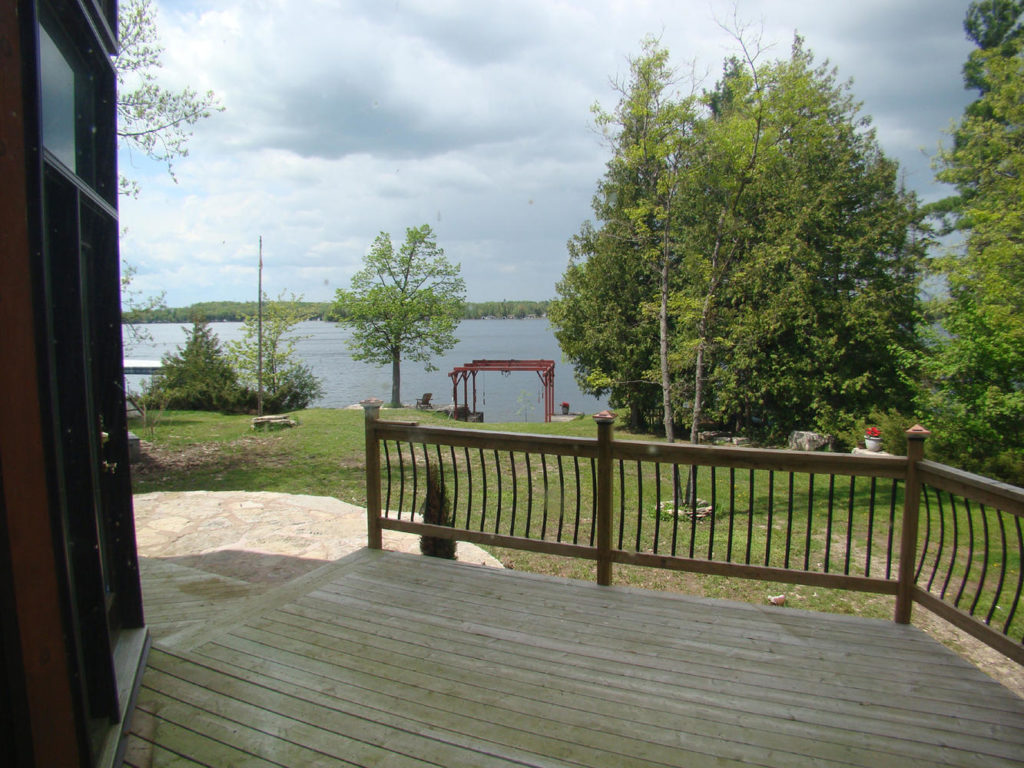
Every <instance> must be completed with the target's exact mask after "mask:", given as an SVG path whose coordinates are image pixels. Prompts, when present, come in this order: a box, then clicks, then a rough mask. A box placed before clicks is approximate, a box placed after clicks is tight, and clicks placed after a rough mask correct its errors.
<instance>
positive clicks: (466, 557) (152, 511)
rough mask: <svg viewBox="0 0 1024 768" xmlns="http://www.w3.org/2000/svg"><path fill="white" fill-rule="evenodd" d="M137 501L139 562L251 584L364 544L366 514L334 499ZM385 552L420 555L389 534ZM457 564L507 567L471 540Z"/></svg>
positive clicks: (162, 495) (202, 494)
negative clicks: (151, 560) (173, 565)
mask: <svg viewBox="0 0 1024 768" xmlns="http://www.w3.org/2000/svg"><path fill="white" fill-rule="evenodd" d="M134 503H135V535H136V540H137V545H138V552H139V556H140V557H142V558H160V559H168V560H172V561H173V562H176V563H178V564H180V565H187V566H189V567H193V568H198V569H200V570H206V571H209V572H211V573H217V574H220V575H223V576H228V577H231V578H240V579H243V580H245V581H250V582H263V583H266V582H272V583H280V582H281V581H287V580H288V579H291V578H295V577H297V576H300V575H302V574H303V573H306V572H308V571H310V570H312V569H314V568H316V567H319V566H320V565H322V564H323V563H325V562H333V561H335V560H338V559H339V558H342V557H344V556H345V555H347V554H350V553H351V552H354V551H356V550H357V549H361V548H363V547H365V546H366V510H364V509H362V508H361V507H357V506H355V505H352V504H348V503H346V502H343V501H339V500H338V499H335V498H332V497H328V496H307V495H300V494H287V493H270V492H258V493H248V492H242V491H219V492H213V491H187V492H156V493H146V494H139V495H136V496H135V497H134ZM384 548H385V549H389V550H396V551H400V552H413V553H419V537H418V536H416V535H414V534H408V533H401V532H397V531H384ZM253 555H263V556H268V557H262V558H261V557H253ZM274 556H276V558H275V557H274ZM458 559H459V560H460V561H463V562H470V563H477V564H482V565H490V566H495V567H501V563H499V562H498V561H497V560H496V559H495V558H493V557H491V556H490V555H489V554H487V553H486V552H484V551H483V550H482V549H480V548H479V547H477V546H474V545H472V544H468V543H466V542H459V545H458ZM271 562H273V563H274V565H273V567H268V563H271Z"/></svg>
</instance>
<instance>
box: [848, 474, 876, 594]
mask: <svg viewBox="0 0 1024 768" xmlns="http://www.w3.org/2000/svg"><path fill="white" fill-rule="evenodd" d="M877 486H878V478H876V477H872V478H871V489H870V496H869V497H868V546H867V554H865V555H864V575H865V576H868V577H870V576H871V545H872V543H873V542H874V537H875V491H876V489H877ZM851 492H852V489H851Z"/></svg>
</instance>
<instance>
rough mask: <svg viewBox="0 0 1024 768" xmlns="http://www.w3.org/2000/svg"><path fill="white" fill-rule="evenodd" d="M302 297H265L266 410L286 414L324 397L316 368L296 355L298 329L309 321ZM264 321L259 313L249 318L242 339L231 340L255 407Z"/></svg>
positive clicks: (233, 358) (230, 346)
mask: <svg viewBox="0 0 1024 768" xmlns="http://www.w3.org/2000/svg"><path fill="white" fill-rule="evenodd" d="M307 318H308V315H307V314H306V310H305V309H304V308H303V305H302V302H301V297H296V296H292V298H291V299H290V300H287V301H286V300H285V299H284V294H281V296H279V297H278V298H277V300H276V301H270V300H268V299H267V297H266V296H264V299H263V322H262V326H263V328H262V331H263V345H262V351H263V357H262V366H263V411H264V412H265V413H282V412H284V411H294V410H299V409H302V408H306V407H307V406H309V404H310V403H312V402H314V401H315V400H316V399H317V398H319V397H322V396H323V386H322V384H321V383H320V380H319V379H318V378H316V376H314V375H313V372H312V370H311V369H310V368H309V366H307V365H306V364H304V363H303V362H302V361H301V360H299V359H298V358H297V357H296V353H295V344H296V343H297V342H298V341H300V340H301V339H302V338H305V337H302V336H299V335H297V334H296V333H295V332H294V328H295V326H296V325H298V324H299V323H301V322H302V321H303V320H306V319H307ZM259 326H260V322H259V316H258V315H251V316H248V317H246V318H245V321H244V327H243V329H242V338H241V339H240V340H239V341H231V342H228V353H229V355H230V358H231V362H232V364H233V365H234V366H235V369H236V370H237V371H238V377H239V380H240V382H241V383H242V385H243V386H245V387H246V389H247V402H248V406H249V408H250V409H255V408H256V405H257V403H258V396H259V373H260V362H261V361H260V344H259V338H260V336H259V333H260V327H259Z"/></svg>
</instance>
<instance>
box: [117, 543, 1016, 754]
mask: <svg viewBox="0 0 1024 768" xmlns="http://www.w3.org/2000/svg"><path fill="white" fill-rule="evenodd" d="M338 563H339V564H340V566H341V567H338V568H337V569H335V570H334V571H324V575H323V576H322V577H319V578H318V579H315V580H310V581H309V582H308V589H295V588H293V589H290V590H282V591H280V598H279V599H278V598H274V597H273V595H270V596H267V597H265V598H261V599H260V600H258V601H251V602H250V603H247V605H252V606H253V607H254V609H255V608H258V610H253V611H251V612H250V613H247V614H242V613H239V616H238V621H237V622H234V623H231V622H229V621H227V620H225V619H224V618H222V619H221V620H220V621H219V622H217V621H213V622H210V630H209V631H208V632H207V633H205V634H197V635H196V637H197V638H200V640H201V641H200V642H198V643H197V644H194V645H189V646H187V647H176V646H174V645H173V644H169V645H164V646H162V645H161V642H160V638H159V637H157V639H156V641H155V644H154V650H153V651H152V652H151V654H150V659H149V663H148V665H147V671H146V674H145V677H144V680H143V687H142V689H141V691H140V693H139V707H138V710H137V712H136V718H135V720H134V721H133V733H132V735H131V737H130V739H129V742H128V749H127V752H126V762H125V764H126V765H132V766H135V765H183V766H185V765H188V766H192V765H211V766H221V765H279V766H307V765H339V766H343V765H386V766H401V767H403V768H404V767H405V766H411V765H441V766H485V765H495V766H513V765H518V766H595V767H597V766H637V767H638V768H640V767H643V768H653V767H655V766H678V765H686V766H698V767H699V766H739V765H750V766H872V767H874V766H913V767H914V768H920V766H922V765H943V766H1024V700H1022V699H1020V698H1019V697H1017V696H1016V695H1015V694H1013V693H1011V692H1010V691H1008V690H1007V689H1005V688H1003V687H1002V686H1001V685H999V684H998V683H996V682H995V681H993V680H991V679H989V678H988V677H986V676H985V675H984V674H983V673H981V672H980V671H978V670H977V669H975V668H974V667H973V666H971V665H969V664H967V663H966V662H964V661H962V660H961V659H959V658H958V657H957V656H956V655H955V654H953V653H952V652H951V651H949V650H947V649H946V648H944V647H943V646H941V645H940V644H939V643H937V642H935V641H933V640H932V639H931V638H929V637H928V636H927V635H925V634H924V633H923V632H921V631H920V630H918V629H916V628H914V627H909V626H898V625H895V624H893V623H891V622H886V621H879V620H871V619H859V618H856V617H850V616H834V615H822V614H816V613H810V612H805V611H798V610H793V609H785V608H783V609H779V608H774V607H760V606H752V605H746V604H736V603H731V602H725V601H715V600H707V599H700V598H690V597H686V596H682V595H675V594H664V593H655V592H646V591H643V590H636V589H630V588H620V587H614V588H603V587H598V586H596V585H593V584H588V583H582V582H573V581H568V580H563V579H556V578H553V577H545V576H538V575H536V574H523V573H518V572H513V571H501V570H497V569H487V568H482V567H478V566H468V565H464V564H460V563H452V562H448V561H437V560H432V559H430V558H421V557H416V556H411V555H402V554H398V553H389V552H371V551H369V550H362V551H360V552H357V553H355V554H353V555H350V556H348V557H347V558H343V560H341V561H338ZM152 573H153V575H154V577H157V576H159V578H160V579H161V580H162V585H161V586H160V587H159V589H156V588H153V589H151V591H150V594H163V595H164V596H166V597H167V598H168V599H173V598H174V595H175V588H174V585H173V578H174V576H175V575H178V576H180V577H182V578H184V579H192V580H193V581H192V582H190V583H192V584H193V586H194V587H195V588H196V592H202V589H200V588H199V586H200V585H197V584H195V579H194V575H191V576H190V575H189V574H188V573H187V572H186V570H181V569H179V570H176V569H173V568H170V569H163V568H159V567H157V568H154V569H153V571H152ZM144 576H145V574H144ZM234 586H235V585H229V587H234ZM205 588H206V587H205V586H203V589H205ZM161 590H162V591H161ZM211 594H212V593H211ZM197 597H199V595H197ZM202 603H203V601H202V599H201V598H200V599H199V600H198V601H197V604H196V605H195V606H194V607H196V608H197V609H199V610H205V609H206V607H207V606H205V605H203V604H202ZM187 606H188V603H187V601H186V602H185V603H182V604H181V611H182V613H181V614H180V615H178V616H177V621H178V622H179V623H180V624H181V625H182V626H185V625H187V623H188V622H197V621H198V623H202V622H203V621H207V620H208V614H206V613H202V614H200V616H199V618H198V619H196V618H195V617H192V616H190V615H188V614H187ZM167 611H168V614H170V613H172V612H173V608H167ZM249 758H251V759H249Z"/></svg>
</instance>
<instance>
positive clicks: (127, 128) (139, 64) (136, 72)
mask: <svg viewBox="0 0 1024 768" xmlns="http://www.w3.org/2000/svg"><path fill="white" fill-rule="evenodd" d="M117 17H118V46H119V47H118V52H117V56H115V57H114V68H115V69H116V70H117V86H118V88H117V136H118V141H119V142H120V143H121V144H122V145H124V146H127V147H128V149H129V150H139V151H140V152H142V153H143V154H144V155H146V157H149V158H151V159H153V160H156V161H157V162H161V163H165V164H166V165H167V172H168V173H170V175H171V178H174V166H173V161H174V160H175V159H177V158H179V157H186V156H187V155H188V141H189V139H190V138H192V131H191V129H192V126H194V125H195V124H196V123H197V122H199V120H202V119H203V118H205V117H209V116H210V115H211V114H212V113H213V112H221V111H223V110H224V107H222V106H220V104H219V103H218V101H217V97H216V96H215V95H214V93H213V91H207V92H206V93H205V94H199V93H197V92H196V91H194V90H193V89H191V88H189V87H185V88H183V89H182V90H181V91H170V90H168V89H166V88H164V87H163V86H161V85H160V84H159V83H158V82H157V77H156V70H158V69H159V68H160V66H161V64H160V54H161V53H162V52H163V48H162V47H161V46H160V43H159V41H158V37H157V31H156V11H155V10H154V8H153V6H152V3H151V2H150V0H126V2H123V3H121V5H120V7H119V8H118V14H117ZM120 187H121V192H122V193H124V194H132V195H136V194H138V191H139V190H138V185H137V184H136V183H135V182H134V181H132V180H130V179H126V178H125V177H123V176H122V177H121V179H120Z"/></svg>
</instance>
